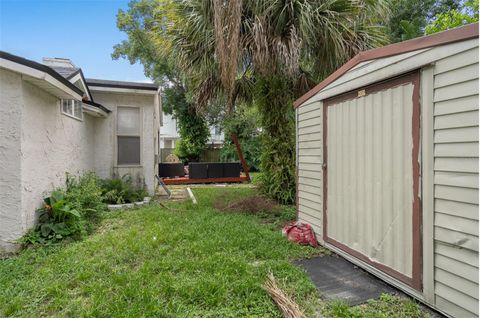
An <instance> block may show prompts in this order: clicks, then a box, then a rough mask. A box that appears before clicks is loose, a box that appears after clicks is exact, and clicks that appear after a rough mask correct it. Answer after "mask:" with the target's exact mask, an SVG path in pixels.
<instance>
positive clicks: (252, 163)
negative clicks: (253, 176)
mask: <svg viewBox="0 0 480 318" xmlns="http://www.w3.org/2000/svg"><path fill="white" fill-rule="evenodd" d="M258 116H259V114H258V111H257V109H256V108H255V107H248V106H247V105H241V106H240V107H239V108H238V109H237V111H236V112H235V113H232V114H230V115H229V116H228V117H227V118H225V120H224V122H223V127H224V135H225V142H224V145H223V147H222V150H221V153H220V160H221V161H223V162H231V161H238V160H239V158H238V153H237V148H236V147H235V145H234V144H233V142H232V140H231V139H230V136H231V135H232V134H236V135H237V137H238V142H239V143H240V148H241V149H242V154H243V157H244V158H245V162H246V163H247V166H248V169H249V170H250V171H259V170H260V156H261V154H262V142H261V137H260V129H259V127H260V119H259V118H258Z"/></svg>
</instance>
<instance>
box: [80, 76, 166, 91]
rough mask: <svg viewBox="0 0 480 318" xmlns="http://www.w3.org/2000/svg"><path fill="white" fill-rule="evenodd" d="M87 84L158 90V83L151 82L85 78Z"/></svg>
mask: <svg viewBox="0 0 480 318" xmlns="http://www.w3.org/2000/svg"><path fill="white" fill-rule="evenodd" d="M87 84H88V85H89V86H96V87H112V88H128V89H139V90H151V91H156V90H158V85H157V84H153V83H138V82H124V81H110V80H101V79H93V78H87Z"/></svg>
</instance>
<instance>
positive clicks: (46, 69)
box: [0, 51, 83, 96]
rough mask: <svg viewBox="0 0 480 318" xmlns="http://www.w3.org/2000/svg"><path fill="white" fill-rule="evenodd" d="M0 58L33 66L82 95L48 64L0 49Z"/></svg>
mask: <svg viewBox="0 0 480 318" xmlns="http://www.w3.org/2000/svg"><path fill="white" fill-rule="evenodd" d="M0 58H2V59H5V60H9V61H12V62H14V63H18V64H21V65H24V66H27V67H30V68H33V69H36V70H39V71H41V72H45V73H47V74H48V75H50V76H52V77H53V78H55V79H56V80H58V81H59V82H61V83H62V84H63V85H65V86H67V87H68V88H70V89H71V90H73V91H74V92H75V93H77V94H79V95H80V96H83V92H82V90H81V89H79V88H78V87H77V86H75V85H73V83H71V82H70V81H68V80H67V79H66V78H65V77H63V76H62V75H60V74H59V73H58V72H56V71H55V70H54V69H52V68H51V67H48V66H46V65H44V64H41V63H37V62H35V61H32V60H27V59H25V58H23V57H20V56H17V55H13V54H10V53H7V52H5V51H0Z"/></svg>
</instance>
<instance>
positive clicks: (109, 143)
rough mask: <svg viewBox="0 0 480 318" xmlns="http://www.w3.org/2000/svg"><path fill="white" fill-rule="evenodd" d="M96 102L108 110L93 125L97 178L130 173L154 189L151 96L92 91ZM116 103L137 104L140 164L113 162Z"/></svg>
mask: <svg viewBox="0 0 480 318" xmlns="http://www.w3.org/2000/svg"><path fill="white" fill-rule="evenodd" d="M92 94H93V98H94V100H95V101H96V102H98V103H100V104H102V105H103V106H105V107H107V108H108V109H109V110H111V111H112V112H111V113H110V114H109V116H108V117H107V118H106V119H104V120H98V121H97V124H96V127H95V129H96V137H95V138H96V140H95V171H96V172H97V174H98V175H99V176H100V177H103V178H107V177H112V176H113V175H117V176H120V177H121V176H123V175H124V174H127V173H128V174H130V175H131V176H132V177H133V179H134V180H135V181H139V179H142V178H143V180H144V182H145V185H146V186H147V189H148V191H149V192H150V193H152V192H153V191H154V188H155V139H154V136H155V132H154V130H155V128H154V127H155V124H154V123H155V116H154V96H155V95H137V94H130V93H129V94H126V93H117V92H98V91H95V92H93V93H92ZM118 106H130V107H140V109H141V118H142V123H141V126H142V134H141V165H140V166H136V167H132V166H129V167H122V166H117V165H116V118H117V107H118Z"/></svg>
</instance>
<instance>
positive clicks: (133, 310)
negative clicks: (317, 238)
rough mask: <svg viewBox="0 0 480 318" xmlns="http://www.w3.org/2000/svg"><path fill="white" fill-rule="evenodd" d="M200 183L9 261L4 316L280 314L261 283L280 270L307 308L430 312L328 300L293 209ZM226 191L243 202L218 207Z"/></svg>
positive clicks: (383, 302) (0, 295) (4, 269)
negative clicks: (293, 230) (71, 240)
mask: <svg viewBox="0 0 480 318" xmlns="http://www.w3.org/2000/svg"><path fill="white" fill-rule="evenodd" d="M193 191H194V193H195V196H196V197H197V200H198V204H197V205H193V204H192V203H191V202H190V201H186V202H183V203H179V202H175V203H173V204H170V205H168V207H169V208H170V209H171V210H168V209H166V208H164V207H161V206H159V205H154V204H152V205H149V206H145V207H142V208H139V209H137V210H135V213H132V212H126V211H111V212H109V213H102V214H101V216H102V220H101V222H100V224H99V226H98V227H97V228H96V231H95V232H94V233H93V234H92V235H90V236H89V237H88V238H86V239H85V240H82V241H80V242H78V243H76V244H69V245H63V246H62V245H53V246H45V247H39V248H36V249H28V250H25V251H23V252H22V253H21V254H20V255H19V256H16V257H12V258H8V259H3V260H0V286H2V288H0V316H2V317H3V316H6V317H46V316H48V317H145V316H147V317H281V314H280V312H279V311H278V309H277V307H276V306H275V304H274V303H273V302H272V300H271V299H270V297H269V295H268V294H267V293H266V292H265V291H264V290H263V289H262V284H263V282H264V281H265V279H266V277H267V275H268V273H273V274H274V275H275V277H276V279H277V282H278V283H279V286H280V287H281V288H282V290H284V291H285V292H286V293H287V294H288V295H290V296H292V297H293V298H294V300H295V301H296V302H297V303H298V304H299V305H300V307H301V308H302V309H303V310H304V311H305V313H306V315H307V317H314V316H315V315H316V313H318V312H320V313H322V315H323V316H324V317H328V318H335V317H375V318H377V317H378V318H385V317H405V318H406V317H418V318H420V317H421V318H424V317H427V315H425V314H423V313H422V312H421V311H420V310H419V308H418V305H416V304H415V303H414V302H413V301H410V300H406V299H400V298H398V297H395V296H383V297H382V298H381V299H380V300H377V301H372V302H370V303H368V304H367V305H361V306H358V307H354V308H349V307H346V306H345V305H342V304H340V303H334V304H332V305H329V304H327V305H325V304H323V303H322V302H321V301H320V299H319V295H318V292H317V290H316V288H315V286H314V285H313V284H312V282H311V281H310V279H309V278H308V277H307V275H306V273H305V272H304V271H303V270H301V269H300V268H298V267H296V266H294V265H293V264H292V262H291V261H292V260H294V259H299V258H305V257H311V256H314V255H317V254H319V253H322V252H323V250H322V249H315V248H312V247H309V246H300V245H296V244H294V243H291V242H289V241H287V240H286V239H285V238H284V237H283V236H282V235H281V232H280V231H279V229H278V224H280V223H282V222H284V221H285V220H288V219H289V218H291V217H292V216H294V214H293V210H292V209H290V208H288V207H287V208H286V207H282V206H279V205H278V204H276V203H272V204H273V205H274V206H275V207H276V210H277V209H278V211H283V212H280V214H279V215H278V216H273V215H272V214H269V216H268V218H267V217H266V216H264V214H268V211H270V209H269V208H266V209H260V210H258V211H264V212H259V213H255V212H253V210H255V208H252V206H251V205H249V204H246V202H250V201H251V200H250V199H251V198H257V197H258V196H257V194H256V191H255V189H251V188H246V187H226V188H216V187H205V188H194V189H193ZM219 198H222V199H223V200H224V201H225V202H226V204H227V205H229V206H232V207H234V208H235V211H233V212H228V211H224V210H217V209H215V208H213V205H214V203H215V202H217V201H218V199H219ZM254 201H255V202H256V199H255V200H254ZM240 202H243V203H240ZM269 202H271V201H269ZM255 206H256V205H254V206H253V207H255ZM237 208H238V209H237ZM225 212H226V213H225ZM275 214H276V213H275ZM265 223H267V224H265ZM362 314H363V315H362Z"/></svg>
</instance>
